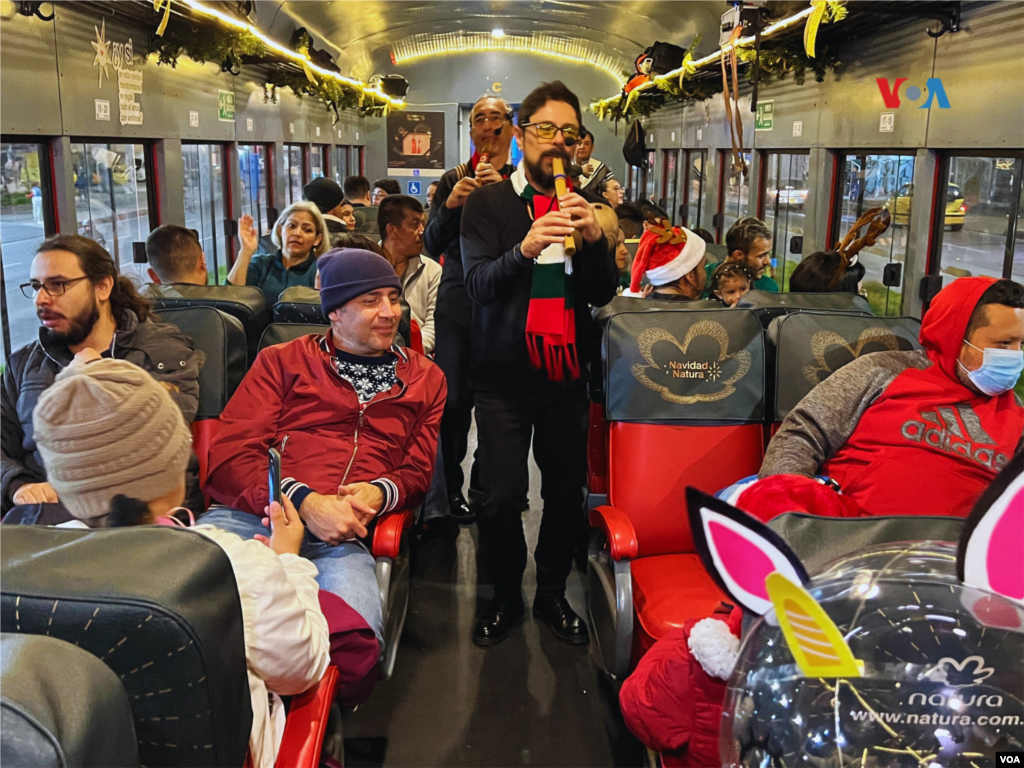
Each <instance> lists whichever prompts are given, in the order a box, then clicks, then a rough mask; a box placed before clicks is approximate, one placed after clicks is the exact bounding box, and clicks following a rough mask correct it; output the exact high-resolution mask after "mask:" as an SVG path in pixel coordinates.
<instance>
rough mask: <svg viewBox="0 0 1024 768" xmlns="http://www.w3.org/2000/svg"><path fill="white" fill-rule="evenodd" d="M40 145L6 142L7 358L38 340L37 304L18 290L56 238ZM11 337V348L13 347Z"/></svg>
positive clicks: (1, 172) (2, 217)
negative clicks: (45, 243) (41, 245)
mask: <svg viewBox="0 0 1024 768" xmlns="http://www.w3.org/2000/svg"><path fill="white" fill-rule="evenodd" d="M43 158H44V154H43V151H42V148H41V147H40V145H38V144H17V143H8V142H3V143H0V178H2V179H3V188H2V190H0V249H2V251H3V254H2V256H3V275H4V298H5V307H4V309H5V310H6V313H5V314H4V316H3V322H4V331H5V333H4V334H3V341H2V344H3V355H4V357H3V359H4V360H6V358H7V355H8V354H10V352H12V351H14V350H16V349H18V348H20V347H23V346H24V345H25V344H28V343H29V342H31V341H34V340H35V339H36V337H37V334H38V332H39V321H38V320H37V319H36V312H35V307H34V306H33V305H32V302H31V301H30V300H28V299H26V298H25V297H24V296H22V295H21V290H20V289H19V287H18V286H20V285H21V284H22V283H27V282H28V280H29V271H30V269H31V267H32V258H33V257H34V256H35V253H36V248H37V247H38V246H39V243H41V242H42V241H43V240H45V239H46V238H47V237H48V236H50V235H52V234H54V227H53V216H52V214H51V213H50V211H51V209H52V206H51V205H50V186H49V178H48V174H46V173H44V172H43V168H44V164H43ZM7 332H9V334H10V346H9V347H8V346H7Z"/></svg>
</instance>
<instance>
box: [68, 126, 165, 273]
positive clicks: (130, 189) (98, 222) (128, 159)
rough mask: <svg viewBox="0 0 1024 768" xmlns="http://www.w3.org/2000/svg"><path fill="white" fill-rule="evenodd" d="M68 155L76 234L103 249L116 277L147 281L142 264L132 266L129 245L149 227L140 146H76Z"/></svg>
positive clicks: (141, 239)
mask: <svg viewBox="0 0 1024 768" xmlns="http://www.w3.org/2000/svg"><path fill="white" fill-rule="evenodd" d="M71 156H72V162H73V164H74V168H75V212H76V216H77V219H78V234H80V235H85V236H86V237H88V238H91V239H93V240H95V241H96V242H98V243H99V244H100V245H102V246H103V247H104V248H106V249H107V251H108V252H109V253H110V255H111V256H113V257H114V263H115V264H117V269H118V271H119V272H120V273H121V274H126V275H135V276H136V277H138V279H139V280H140V281H145V280H147V275H146V265H145V264H135V263H134V258H133V247H132V243H134V242H144V241H145V240H146V238H147V237H148V236H149V232H150V228H151V221H150V218H151V217H150V209H151V206H150V201H149V182H148V174H147V167H148V164H147V158H146V148H145V146H144V145H142V144H93V143H85V142H82V143H77V142H76V143H73V144H72V145H71Z"/></svg>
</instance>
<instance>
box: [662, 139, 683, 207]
mask: <svg viewBox="0 0 1024 768" xmlns="http://www.w3.org/2000/svg"><path fill="white" fill-rule="evenodd" d="M661 173H662V177H661V207H662V208H664V209H665V211H666V212H667V213H668V218H669V220H670V221H672V222H678V221H679V211H677V210H676V191H677V190H678V188H679V150H678V149H664V150H662V152H661Z"/></svg>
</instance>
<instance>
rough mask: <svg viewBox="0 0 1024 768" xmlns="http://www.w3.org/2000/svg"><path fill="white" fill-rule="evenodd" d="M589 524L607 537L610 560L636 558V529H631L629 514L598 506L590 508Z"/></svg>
mask: <svg viewBox="0 0 1024 768" xmlns="http://www.w3.org/2000/svg"><path fill="white" fill-rule="evenodd" d="M590 525H591V526H592V527H594V528H597V529H598V530H599V531H601V532H602V533H603V534H604V535H605V538H606V539H608V552H609V554H611V556H612V560H634V559H636V554H637V550H638V546H637V543H636V531H634V530H633V523H632V522H630V520H629V516H628V515H627V514H626V513H625V512H623V511H622V510H621V509H617V508H615V507H598V508H597V509H592V510H590Z"/></svg>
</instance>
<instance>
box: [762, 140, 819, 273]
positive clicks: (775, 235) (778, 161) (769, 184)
mask: <svg viewBox="0 0 1024 768" xmlns="http://www.w3.org/2000/svg"><path fill="white" fill-rule="evenodd" d="M763 160H764V163H765V173H764V185H765V188H764V222H765V224H767V225H768V228H769V229H770V230H771V231H772V264H773V269H774V271H775V280H776V281H777V282H778V283H779V284H780V285H781V286H782V287H783V290H788V283H787V280H788V278H789V276H790V274H791V273H792V271H793V267H795V266H796V265H797V264H798V263H799V262H800V258H801V254H800V253H792V252H791V248H790V245H791V241H792V239H793V237H794V236H796V235H803V233H804V206H805V204H806V203H807V196H808V194H809V190H808V184H807V176H808V168H809V164H810V157H809V156H808V155H805V154H774V153H773V154H770V155H766V156H765V157H764V159H763Z"/></svg>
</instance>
